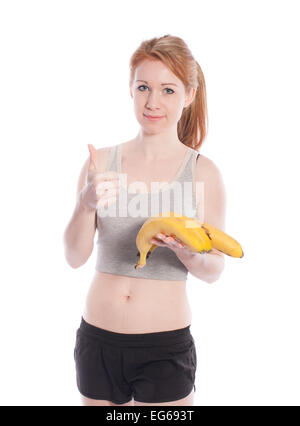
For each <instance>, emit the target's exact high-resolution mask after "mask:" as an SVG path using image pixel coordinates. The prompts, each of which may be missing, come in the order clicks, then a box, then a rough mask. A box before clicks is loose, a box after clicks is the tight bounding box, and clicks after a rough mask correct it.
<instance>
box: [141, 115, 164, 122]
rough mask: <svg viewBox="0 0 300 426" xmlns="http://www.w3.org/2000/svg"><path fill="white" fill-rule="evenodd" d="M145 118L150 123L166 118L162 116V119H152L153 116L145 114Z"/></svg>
mask: <svg viewBox="0 0 300 426" xmlns="http://www.w3.org/2000/svg"><path fill="white" fill-rule="evenodd" d="M144 117H146V118H147V120H149V121H159V120H161V119H162V118H164V116H161V117H151V115H145V114H144Z"/></svg>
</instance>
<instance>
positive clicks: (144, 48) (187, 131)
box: [129, 34, 208, 151]
mask: <svg viewBox="0 0 300 426" xmlns="http://www.w3.org/2000/svg"><path fill="white" fill-rule="evenodd" d="M146 59H147V60H156V61H157V60H160V61H162V62H163V63H164V64H165V65H166V66H167V67H168V68H169V69H170V70H171V72H173V74H175V75H176V77H177V78H179V79H180V80H181V81H182V83H183V85H184V87H185V90H186V94H188V93H189V91H190V90H191V89H192V88H193V87H194V88H196V94H195V97H194V100H193V101H192V103H191V104H190V105H189V106H188V107H186V108H184V109H183V111H182V115H181V118H180V120H179V121H178V123H177V132H178V138H179V139H180V141H181V142H182V143H183V144H184V145H187V146H189V147H190V148H193V149H195V150H196V151H198V149H199V148H200V147H201V145H202V143H203V141H204V139H205V137H206V134H207V122H208V117H207V101H206V85H205V79H204V75H203V72H202V69H201V67H200V65H199V64H198V62H197V61H196V60H195V59H194V57H193V55H192V53H191V51H190V49H189V48H188V46H187V45H186V43H185V42H184V41H183V40H182V39H181V38H179V37H175V36H171V35H170V34H167V35H164V36H163V37H155V38H152V39H150V40H145V41H143V42H142V43H141V45H140V46H139V47H138V48H137V50H136V51H135V52H134V53H133V55H132V56H131V59H130V81H129V85H130V87H131V86H132V84H133V80H134V75H135V70H136V68H137V66H138V65H139V64H140V63H141V62H142V61H144V60H146Z"/></svg>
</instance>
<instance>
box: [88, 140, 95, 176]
mask: <svg viewBox="0 0 300 426" xmlns="http://www.w3.org/2000/svg"><path fill="white" fill-rule="evenodd" d="M88 148H89V151H90V164H89V170H96V169H97V151H96V149H95V147H94V146H93V145H92V144H88Z"/></svg>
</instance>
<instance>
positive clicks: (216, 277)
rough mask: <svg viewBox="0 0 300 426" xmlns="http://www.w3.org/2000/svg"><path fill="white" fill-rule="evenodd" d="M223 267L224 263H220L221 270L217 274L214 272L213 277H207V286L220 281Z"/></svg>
mask: <svg viewBox="0 0 300 426" xmlns="http://www.w3.org/2000/svg"><path fill="white" fill-rule="evenodd" d="M224 267H225V263H224V262H222V266H221V268H220V269H219V270H218V272H216V273H215V274H214V275H212V276H211V277H209V278H208V279H206V282H207V283H208V284H212V283H214V282H216V281H218V280H219V279H220V277H221V275H222V273H223V271H224Z"/></svg>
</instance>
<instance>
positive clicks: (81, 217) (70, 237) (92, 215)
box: [63, 158, 97, 268]
mask: <svg viewBox="0 0 300 426" xmlns="http://www.w3.org/2000/svg"><path fill="white" fill-rule="evenodd" d="M88 166H89V158H88V159H87V160H86V161H85V163H84V165H83V167H82V170H81V173H80V176H79V180H78V184H77V196H76V205H75V209H74V212H73V215H72V217H71V219H70V221H69V223H68V225H67V227H66V230H65V232H64V236H63V241H64V248H65V258H66V260H67V262H68V264H69V265H70V266H71V267H72V268H79V267H80V266H81V265H83V264H84V263H85V262H86V261H87V259H88V258H89V257H90V255H91V253H92V251H93V248H94V237H95V232H96V226H97V222H96V219H97V217H96V210H92V209H90V210H88V209H86V208H85V207H84V205H83V203H82V202H81V190H82V189H83V187H84V186H85V182H86V176H87V170H88Z"/></svg>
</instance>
